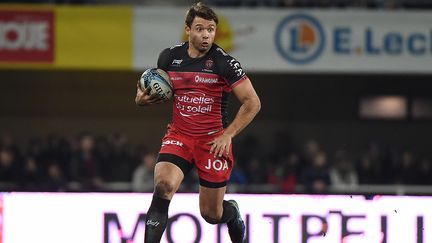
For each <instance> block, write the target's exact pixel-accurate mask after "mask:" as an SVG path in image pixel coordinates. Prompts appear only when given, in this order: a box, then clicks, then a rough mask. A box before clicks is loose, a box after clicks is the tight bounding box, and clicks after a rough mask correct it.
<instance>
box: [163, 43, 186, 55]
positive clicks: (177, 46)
mask: <svg viewBox="0 0 432 243" xmlns="http://www.w3.org/2000/svg"><path fill="white" fill-rule="evenodd" d="M185 47H186V42H182V43H179V44H175V45H173V46H170V47H167V48H165V49H163V50H162V52H161V53H165V54H175V53H178V52H181V51H182V50H183V49H184V48H185Z"/></svg>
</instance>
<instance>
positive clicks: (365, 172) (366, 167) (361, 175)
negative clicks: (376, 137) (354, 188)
mask: <svg viewBox="0 0 432 243" xmlns="http://www.w3.org/2000/svg"><path fill="white" fill-rule="evenodd" d="M357 175H358V181H359V184H363V185H364V184H378V182H380V181H381V180H380V178H379V177H380V173H379V171H378V167H376V166H374V165H372V161H371V159H370V158H369V156H368V155H363V156H362V158H361V159H360V162H359V163H358V165H357Z"/></svg>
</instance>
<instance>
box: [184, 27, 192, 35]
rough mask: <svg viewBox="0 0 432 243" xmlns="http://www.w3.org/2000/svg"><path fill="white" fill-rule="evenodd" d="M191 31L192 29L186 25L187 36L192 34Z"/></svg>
mask: <svg viewBox="0 0 432 243" xmlns="http://www.w3.org/2000/svg"><path fill="white" fill-rule="evenodd" d="M190 30H191V28H190V27H189V26H187V25H185V32H186V34H187V35H189V34H190Z"/></svg>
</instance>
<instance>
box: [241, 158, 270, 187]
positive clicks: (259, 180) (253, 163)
mask: <svg viewBox="0 0 432 243" xmlns="http://www.w3.org/2000/svg"><path fill="white" fill-rule="evenodd" d="M245 172H246V177H247V181H248V183H249V184H263V183H265V182H266V177H267V176H266V169H265V167H263V164H262V163H261V160H259V159H258V158H252V159H250V160H249V161H248V162H247V164H246V169H245Z"/></svg>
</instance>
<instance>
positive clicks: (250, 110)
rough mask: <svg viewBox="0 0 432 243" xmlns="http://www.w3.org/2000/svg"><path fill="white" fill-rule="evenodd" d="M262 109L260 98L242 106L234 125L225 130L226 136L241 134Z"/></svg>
mask: <svg viewBox="0 0 432 243" xmlns="http://www.w3.org/2000/svg"><path fill="white" fill-rule="evenodd" d="M260 109H261V102H260V100H259V98H258V97H254V98H250V99H247V100H245V101H244V102H243V104H242V105H241V106H240V109H239V110H238V112H237V115H236V117H235V118H234V120H233V121H232V123H231V124H230V125H229V126H228V127H227V128H226V129H225V132H224V133H225V134H228V135H230V136H231V137H234V136H236V135H237V134H239V133H240V132H241V131H242V130H243V129H244V128H245V127H246V126H247V125H249V123H251V121H252V120H253V119H254V117H255V116H256V114H257V113H258V112H259V110H260Z"/></svg>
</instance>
